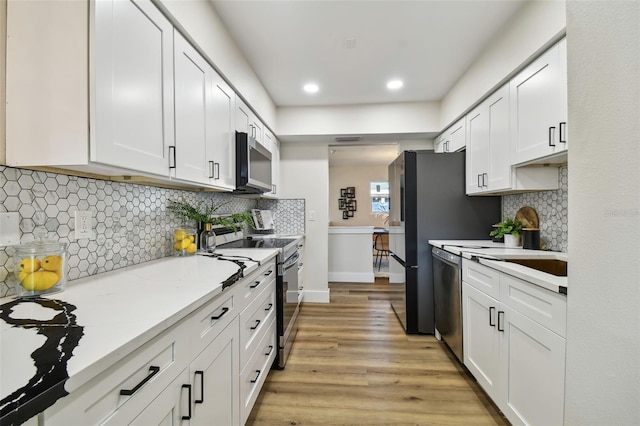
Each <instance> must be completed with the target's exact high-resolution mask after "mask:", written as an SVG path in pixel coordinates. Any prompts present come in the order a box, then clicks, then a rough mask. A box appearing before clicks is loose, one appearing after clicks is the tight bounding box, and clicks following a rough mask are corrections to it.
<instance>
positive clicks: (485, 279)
mask: <svg viewBox="0 0 640 426" xmlns="http://www.w3.org/2000/svg"><path fill="white" fill-rule="evenodd" d="M499 277H500V273H499V272H498V271H496V270H495V269H491V268H489V267H487V266H484V265H481V264H479V263H477V262H474V261H472V260H467V259H463V261H462V281H464V282H466V283H467V284H469V285H470V286H472V287H475V288H477V289H478V290H480V291H481V292H483V293H486V294H488V295H489V296H491V297H493V298H495V299H498V298H499V297H500V279H499Z"/></svg>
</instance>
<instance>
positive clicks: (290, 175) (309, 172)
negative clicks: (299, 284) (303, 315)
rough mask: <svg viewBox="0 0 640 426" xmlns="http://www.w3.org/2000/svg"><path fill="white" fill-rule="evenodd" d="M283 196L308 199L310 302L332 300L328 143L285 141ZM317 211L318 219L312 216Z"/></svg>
mask: <svg viewBox="0 0 640 426" xmlns="http://www.w3.org/2000/svg"><path fill="white" fill-rule="evenodd" d="M280 187H281V188H282V190H281V192H280V198H304V199H305V208H306V212H305V236H306V239H305V255H304V256H305V262H304V264H305V287H304V291H305V295H304V300H305V301H306V302H323V303H328V302H329V286H328V281H329V278H328V273H329V257H328V229H329V208H328V206H327V200H328V199H329V150H328V148H327V145H326V144H324V143H296V142H291V143H286V142H285V143H281V145H280ZM311 211H313V215H314V216H315V220H309V219H310V217H309V216H310V212H311Z"/></svg>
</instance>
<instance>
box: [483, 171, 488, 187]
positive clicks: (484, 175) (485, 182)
mask: <svg viewBox="0 0 640 426" xmlns="http://www.w3.org/2000/svg"><path fill="white" fill-rule="evenodd" d="M485 178H487V180H486V181H485ZM488 181H489V175H488V174H487V173H483V174H482V186H486V187H489V184H487V182H488Z"/></svg>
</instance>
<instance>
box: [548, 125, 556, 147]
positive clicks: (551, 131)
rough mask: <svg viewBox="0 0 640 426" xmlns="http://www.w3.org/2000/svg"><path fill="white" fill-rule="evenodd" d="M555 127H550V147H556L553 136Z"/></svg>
mask: <svg viewBox="0 0 640 426" xmlns="http://www.w3.org/2000/svg"><path fill="white" fill-rule="evenodd" d="M555 130H556V128H555V127H549V146H556V144H555V143H554V142H553V134H554V133H555Z"/></svg>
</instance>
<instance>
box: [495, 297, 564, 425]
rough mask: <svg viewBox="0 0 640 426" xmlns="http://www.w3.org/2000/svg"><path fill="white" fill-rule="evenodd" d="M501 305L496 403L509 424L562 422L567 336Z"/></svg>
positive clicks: (552, 423)
mask: <svg viewBox="0 0 640 426" xmlns="http://www.w3.org/2000/svg"><path fill="white" fill-rule="evenodd" d="M500 309H501V311H502V312H504V314H502V313H501V314H500V315H501V316H503V318H501V319H500V328H501V329H502V330H504V331H503V332H500V334H501V335H502V336H501V340H502V341H501V350H500V359H501V364H502V369H503V371H502V374H501V380H500V381H501V385H500V387H501V389H502V397H501V398H500V399H499V400H496V401H497V404H498V407H499V408H500V409H501V410H502V411H503V412H504V414H505V415H506V416H507V418H508V419H509V421H510V422H511V423H512V424H523V425H524V424H528V425H561V424H562V423H563V419H564V375H565V348H566V340H565V339H564V338H562V337H560V336H558V335H557V334H555V333H554V332H552V331H550V330H549V329H547V328H545V327H543V326H541V325H540V324H538V323H536V322H534V321H532V320H531V319H529V318H527V317H525V316H524V315H522V314H520V313H518V312H516V311H515V310H513V309H511V308H509V307H508V306H505V305H502V306H501V307H500ZM498 401H499V402H498Z"/></svg>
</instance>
